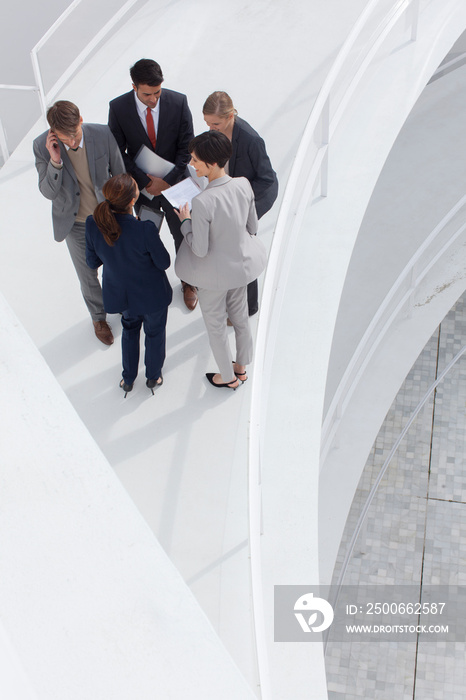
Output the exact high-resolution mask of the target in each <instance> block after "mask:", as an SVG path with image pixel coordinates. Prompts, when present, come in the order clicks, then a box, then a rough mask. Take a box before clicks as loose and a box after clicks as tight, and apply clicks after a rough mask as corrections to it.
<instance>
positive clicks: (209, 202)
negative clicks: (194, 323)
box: [175, 131, 267, 389]
mask: <svg viewBox="0 0 466 700" xmlns="http://www.w3.org/2000/svg"><path fill="white" fill-rule="evenodd" d="M189 151H190V153H191V165H192V166H193V167H194V168H195V170H196V173H197V175H198V176H206V177H207V179H208V181H209V183H208V185H207V187H206V189H205V190H204V191H203V192H201V193H200V194H198V195H197V196H196V197H194V199H193V201H192V214H191V213H190V211H189V206H188V205H187V204H185V205H184V206H183V207H181V209H180V212H179V218H180V220H181V222H182V223H181V232H182V234H183V237H184V240H183V242H182V244H181V246H180V248H179V250H178V253H177V256H176V263H175V271H176V274H177V275H178V277H180V278H181V279H185V280H187V281H188V283H189V284H192V285H195V286H196V287H197V288H198V297H199V305H200V307H201V311H202V315H203V317H204V322H205V324H206V328H207V333H208V335H209V342H210V346H211V348H212V352H213V355H214V358H215V360H216V362H217V365H218V368H219V370H220V371H219V373H209V374H207V375H206V376H207V379H208V380H209V382H210V383H211V384H212V385H213V386H215V387H219V388H220V387H227V388H229V389H236V388H237V387H238V386H239V384H240V381H241V382H245V381H246V379H247V373H246V365H247V364H249V363H250V362H251V360H252V335H251V331H250V328H249V319H248V305H247V285H248V283H249V282H251V281H252V280H255V279H256V278H257V277H258V275H260V273H261V272H262V271H263V270H264V268H265V265H266V261H267V255H266V251H265V247H264V245H263V244H262V242H261V241H259V239H258V238H257V237H256V235H255V234H256V232H257V214H256V207H255V202H254V193H253V191H252V188H251V185H250V184H249V182H248V181H247V180H246V178H243V177H239V178H231V177H229V176H228V175H226V174H225V164H226V162H227V161H228V159H229V158H230V156H231V143H230V141H229V139H228V138H227V137H226V136H225V135H224V134H221V133H219V132H217V131H206V132H205V133H203V134H200V135H199V136H196V137H195V138H194V139H193V140H192V141H191V143H190V144H189ZM227 317H229V318H230V320H231V322H232V325H233V327H234V330H235V340H236V354H235V358H234V361H233V357H232V354H231V350H230V346H229V342H228V331H227V327H226V319H227Z"/></svg>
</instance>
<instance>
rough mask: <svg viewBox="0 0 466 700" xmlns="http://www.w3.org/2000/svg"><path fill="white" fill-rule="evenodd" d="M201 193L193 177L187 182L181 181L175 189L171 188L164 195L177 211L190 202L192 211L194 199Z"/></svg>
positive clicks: (174, 186) (187, 179) (188, 178)
mask: <svg viewBox="0 0 466 700" xmlns="http://www.w3.org/2000/svg"><path fill="white" fill-rule="evenodd" d="M201 192H202V190H201V188H200V186H199V185H198V184H197V182H194V180H193V179H192V177H187V178H186V180H181V182H177V184H176V185H173V187H169V188H168V190H164V191H163V192H162V194H163V196H164V197H165V198H166V199H168V201H169V202H170V204H171V205H172V206H173V207H176V209H179V208H180V207H182V206H183V204H186V202H188V204H189V208H190V209H191V202H192V200H193V198H194V197H195V196H196V195H198V194H200V193H201Z"/></svg>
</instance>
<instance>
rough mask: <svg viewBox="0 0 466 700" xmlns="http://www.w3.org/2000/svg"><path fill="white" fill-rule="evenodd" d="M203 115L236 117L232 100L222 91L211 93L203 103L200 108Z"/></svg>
mask: <svg viewBox="0 0 466 700" xmlns="http://www.w3.org/2000/svg"><path fill="white" fill-rule="evenodd" d="M202 113H203V114H217V115H218V116H219V117H224V118H228V117H231V115H235V116H236V115H237V114H238V112H237V111H236V109H235V108H234V106H233V100H232V99H231V97H230V95H228V94H227V93H226V92H223V91H222V90H216V92H213V93H212V94H211V95H209V97H208V98H207V99H206V101H205V102H204V106H203V108H202Z"/></svg>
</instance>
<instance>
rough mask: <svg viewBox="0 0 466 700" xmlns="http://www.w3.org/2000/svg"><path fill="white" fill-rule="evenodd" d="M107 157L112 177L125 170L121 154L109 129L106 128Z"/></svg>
mask: <svg viewBox="0 0 466 700" xmlns="http://www.w3.org/2000/svg"><path fill="white" fill-rule="evenodd" d="M108 159H109V165H110V172H111V173H112V177H114V176H115V175H121V173H125V172H126V168H125V164H124V162H123V156H122V155H121V151H120V148H119V146H118V144H117V142H116V139H115V137H114V135H113V134H112V132H111V130H110V129H108Z"/></svg>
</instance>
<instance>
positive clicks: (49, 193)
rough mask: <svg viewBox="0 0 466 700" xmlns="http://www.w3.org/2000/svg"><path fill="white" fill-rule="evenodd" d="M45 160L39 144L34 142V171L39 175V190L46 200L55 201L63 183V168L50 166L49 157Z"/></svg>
mask: <svg viewBox="0 0 466 700" xmlns="http://www.w3.org/2000/svg"><path fill="white" fill-rule="evenodd" d="M47 155H48V158H46V157H45V156H44V155H43V153H42V150H41V148H40V146H39V144H38V143H37V142H36V141H34V156H35V161H36V169H37V172H38V173H39V190H40V192H41V194H43V195H44V197H46V198H47V199H55V197H57V195H58V193H59V192H60V189H61V186H62V181H63V168H56V167H55V166H54V165H52V162H51V160H50V155H49V154H48V151H47Z"/></svg>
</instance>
